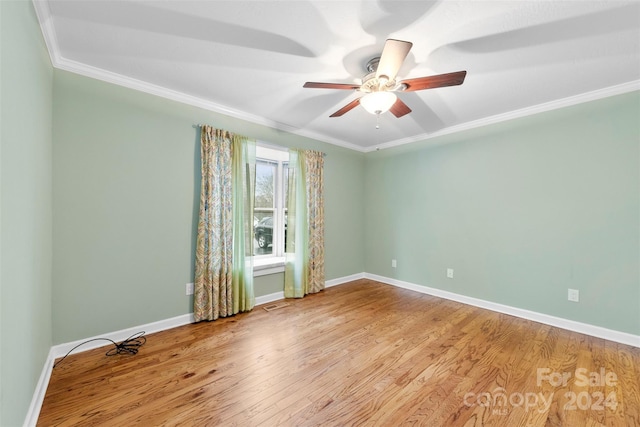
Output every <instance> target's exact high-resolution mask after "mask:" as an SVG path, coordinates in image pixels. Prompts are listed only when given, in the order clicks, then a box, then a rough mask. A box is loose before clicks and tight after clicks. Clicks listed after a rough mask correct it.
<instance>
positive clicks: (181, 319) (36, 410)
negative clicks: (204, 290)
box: [23, 313, 194, 427]
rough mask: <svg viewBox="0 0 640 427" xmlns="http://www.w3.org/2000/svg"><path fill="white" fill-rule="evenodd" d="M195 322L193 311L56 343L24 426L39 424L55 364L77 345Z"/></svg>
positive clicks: (93, 345)
mask: <svg viewBox="0 0 640 427" xmlns="http://www.w3.org/2000/svg"><path fill="white" fill-rule="evenodd" d="M193 322H194V318H193V313H190V314H183V315H182V316H176V317H172V318H170V319H165V320H160V321H158V322H152V323H147V324H145V325H141V326H135V327H133V328H127V329H122V330H120V331H115V332H108V333H106V334H101V335H96V336H93V337H90V338H86V339H82V340H77V341H73V342H68V343H64V344H58V345H54V346H53V347H51V349H50V350H49V356H48V357H47V361H46V362H45V364H44V367H43V368H42V373H41V374H40V379H39V380H38V384H37V385H36V389H35V391H34V393H33V398H32V399H31V404H30V405H29V411H28V412H27V416H26V417H25V421H24V424H23V425H24V427H31V426H35V425H36V424H37V422H38V417H39V416H40V409H41V408H42V403H43V402H44V396H45V394H46V392H47V386H48V385H49V380H50V379H51V372H52V371H53V364H54V363H55V361H56V359H57V358H59V357H62V356H64V355H65V354H67V353H68V352H69V351H71V349H73V348H74V347H75V346H77V345H79V344H82V343H83V342H85V341H88V340H91V339H95V338H109V339H111V340H113V341H115V342H120V341H123V340H125V339H127V338H129V337H130V336H132V335H133V334H136V333H138V332H141V331H144V332H145V333H148V334H151V333H154V332H160V331H165V330H167V329H172V328H176V327H178V326H183V325H188V324H189V323H193ZM105 345H109V343H108V342H106V341H103V340H100V341H91V342H89V343H87V344H85V345H83V346H82V347H80V348H78V351H77V352H78V353H81V352H83V351H88V350H92V349H94V348H99V347H103V346H105Z"/></svg>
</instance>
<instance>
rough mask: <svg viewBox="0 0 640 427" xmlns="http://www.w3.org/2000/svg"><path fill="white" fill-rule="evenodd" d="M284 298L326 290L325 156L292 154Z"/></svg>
mask: <svg viewBox="0 0 640 427" xmlns="http://www.w3.org/2000/svg"><path fill="white" fill-rule="evenodd" d="M287 210H288V214H287V218H288V220H287V241H286V250H285V255H286V260H285V272H284V273H285V274H284V296H285V297H286V298H301V297H303V296H305V295H306V294H309V293H315V292H320V291H321V290H323V289H324V154H323V153H321V152H319V151H312V150H291V151H290V152H289V193H288V206H287Z"/></svg>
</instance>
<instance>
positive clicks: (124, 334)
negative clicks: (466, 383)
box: [24, 273, 640, 427]
mask: <svg viewBox="0 0 640 427" xmlns="http://www.w3.org/2000/svg"><path fill="white" fill-rule="evenodd" d="M359 279H371V280H375V281H377V282H381V283H385V284H388V285H392V286H396V287H399V288H403V289H408V290H411V291H415V292H419V293H422V294H427V295H432V296H435V297H439V298H444V299H448V300H451V301H456V302H460V303H462V304H468V305H472V306H475V307H479V308H484V309H487V310H491V311H495V312H498V313H504V314H509V315H511V316H516V317H520V318H522V319H527V320H532V321H534V322H539V323H543V324H545V325H550V326H555V327H558V328H562V329H566V330H569V331H574V332H579V333H582V334H586V335H591V336H594V337H597V338H603V339H606V340H610V341H615V342H619V343H621V344H626V345H630V346H633V347H638V348H640V336H638V335H633V334H629V333H626V332H619V331H614V330H611V329H607V328H603V327H600V326H594V325H589V324H587V323H581V322H576V321H573V320H568V319H563V318H560V317H555V316H550V315H547V314H542V313H537V312H534V311H529V310H524V309H521V308H517V307H511V306H507V305H503V304H498V303H494V302H491V301H485V300H482V299H479V298H473V297H468V296H465V295H460V294H456V293H453V292H448V291H443V290H441V289H435V288H430V287H427V286H422V285H417V284H415V283H410V282H405V281H402V280H397V279H392V278H389V277H384V276H379V275H377V274H370V273H357V274H352V275H349V276H344V277H339V278H337V279H332V280H327V281H326V282H325V287H326V288H329V287H332V286H338V285H342V284H344V283H349V282H353V281H355V280H359ZM281 299H284V292H275V293H272V294H268V295H263V296H259V297H256V305H263V304H267V303H270V302H273V301H277V300H281ZM194 321H195V320H194V317H193V313H189V314H183V315H181V316H176V317H172V318H170V319H165V320H160V321H158V322H152V323H147V324H145V325H141V326H136V327H132V328H127V329H123V330H120V331H115V332H110V333H106V334H102V335H99V336H95V337H90V338H87V339H83V340H77V341H73V342H69V343H65V344H58V345H55V346H53V347H51V349H50V351H49V355H48V357H47V360H46V362H45V364H44V366H43V368H42V373H41V374H40V378H39V380H38V384H37V385H36V389H35V391H34V393H33V398H32V399H31V405H30V406H29V411H28V412H27V416H26V418H25V421H24V427H32V426H35V425H36V423H37V421H38V416H39V415H40V409H41V408H42V403H43V402H44V397H45V394H46V391H47V386H48V385H49V380H50V378H51V372H52V370H53V364H54V363H55V360H56V359H57V358H59V357H62V356H64V355H65V354H67V352H68V351H70V350H71V349H72V348H73V347H75V346H76V345H78V344H81V343H83V342H85V341H87V340H90V339H94V338H109V339H111V340H113V341H115V342H120V341H123V340H125V339H127V338H129V337H130V336H132V335H134V334H136V333H138V332H140V331H145V333H154V332H160V331H164V330H167V329H172V328H177V327H179V326H183V325H188V324H190V323H194ZM104 345H105V342H104V341H92V342H90V343H87V344H86V345H84V346H82V347H81V348H79V349H78V352H82V351H87V350H92V349H94V348H98V347H103V346H104Z"/></svg>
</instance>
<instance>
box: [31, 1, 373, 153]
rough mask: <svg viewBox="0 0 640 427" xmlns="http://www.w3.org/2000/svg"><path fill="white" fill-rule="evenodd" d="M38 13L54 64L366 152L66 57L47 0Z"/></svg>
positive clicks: (36, 5) (37, 7) (39, 4)
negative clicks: (60, 45)
mask: <svg viewBox="0 0 640 427" xmlns="http://www.w3.org/2000/svg"><path fill="white" fill-rule="evenodd" d="M32 2H33V5H34V8H35V11H36V16H37V18H38V21H39V23H40V29H41V31H42V36H43V37H44V41H45V44H46V46H47V50H48V51H49V58H50V59H51V64H52V65H53V67H54V68H57V69H60V70H64V71H69V72H71V73H74V74H79V75H82V76H85V77H89V78H93V79H96V80H101V81H104V82H107V83H112V84H115V85H118V86H123V87H126V88H129V89H133V90H137V91H140V92H144V93H148V94H151V95H156V96H159V97H161V98H166V99H170V100H172V101H176V102H180V103H182V104H187V105H191V106H193V107H198V108H202V109H204V110H207V111H212V112H215V113H220V114H224V115H225V116H229V117H233V118H236V119H240V120H245V121H247V122H251V123H255V124H258V125H262V126H266V127H269V128H272V129H276V130H280V131H284V132H288V133H291V134H295V135H299V136H303V137H306V138H311V139H315V140H318V141H321V142H326V143H328V144H332V145H337V146H340V147H343V148H348V149H351V150H355V151H360V152H364V151H365V149H364V148H363V147H360V146H359V145H355V144H352V143H350V142H348V141H343V140H340V139H336V138H329V137H327V136H324V135H321V134H318V133H315V132H311V131H307V130H304V129H300V128H297V127H294V126H291V125H288V124H286V123H281V122H277V121H274V120H269V119H266V118H264V117H261V116H257V115H254V114H250V113H247V112H244V111H239V110H235V109H233V108H229V107H227V106H224V105H221V104H218V103H215V102H212V101H209V100H206V99H203V98H199V97H197V96H193V95H188V94H185V93H183V92H178V91H175V90H172V89H167V88H165V87H162V86H159V85H155V84H152V83H148V82H145V81H142V80H138V79H134V78H131V77H127V76H124V75H122V74H118V73H114V72H111V71H107V70H104V69H101V68H97V67H93V66H90V65H87V64H83V63H81V62H77V61H73V60H70V59H66V58H64V57H63V56H62V54H61V53H60V49H59V44H58V40H57V37H56V33H55V30H54V27H53V20H52V16H51V10H50V8H49V2H48V0H32Z"/></svg>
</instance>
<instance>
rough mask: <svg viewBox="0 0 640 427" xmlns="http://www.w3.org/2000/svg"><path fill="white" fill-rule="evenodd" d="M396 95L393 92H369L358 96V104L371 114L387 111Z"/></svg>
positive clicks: (394, 100)
mask: <svg viewBox="0 0 640 427" xmlns="http://www.w3.org/2000/svg"><path fill="white" fill-rule="evenodd" d="M397 99H398V97H397V96H396V94H395V93H393V92H371V93H368V94H366V95H365V96H363V97H362V98H360V105H362V106H363V107H364V109H365V110H367V111H368V112H370V113H371V114H382V113H386V112H387V111H389V109H390V108H391V107H392V106H393V104H395V102H396V100H397Z"/></svg>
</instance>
